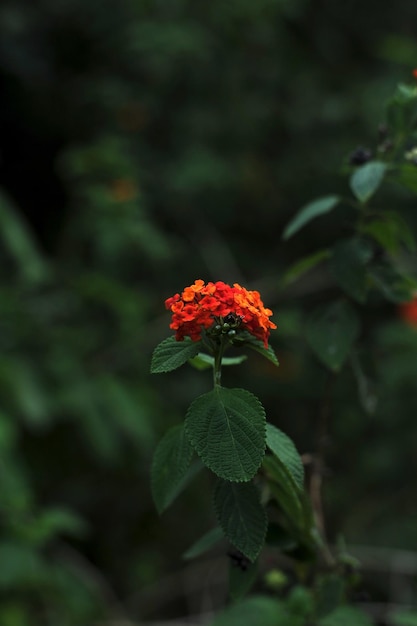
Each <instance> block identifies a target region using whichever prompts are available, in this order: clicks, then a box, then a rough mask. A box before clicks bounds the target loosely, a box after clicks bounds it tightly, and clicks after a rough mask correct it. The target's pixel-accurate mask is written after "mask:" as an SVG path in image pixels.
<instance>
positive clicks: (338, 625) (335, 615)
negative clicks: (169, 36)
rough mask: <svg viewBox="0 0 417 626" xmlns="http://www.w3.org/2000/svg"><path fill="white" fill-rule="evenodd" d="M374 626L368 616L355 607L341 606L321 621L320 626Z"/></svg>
mask: <svg viewBox="0 0 417 626" xmlns="http://www.w3.org/2000/svg"><path fill="white" fill-rule="evenodd" d="M353 625H354V626H374V622H373V621H372V620H371V619H370V618H369V617H368V615H367V614H366V613H365V612H364V611H361V610H360V609H357V608H356V607H354V606H339V607H337V609H335V610H334V611H332V612H331V613H329V614H328V615H326V617H323V618H322V619H319V621H318V626H353Z"/></svg>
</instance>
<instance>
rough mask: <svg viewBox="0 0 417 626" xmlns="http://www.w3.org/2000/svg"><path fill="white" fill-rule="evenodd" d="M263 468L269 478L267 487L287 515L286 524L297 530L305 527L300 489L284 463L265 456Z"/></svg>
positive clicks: (275, 458) (273, 457)
mask: <svg viewBox="0 0 417 626" xmlns="http://www.w3.org/2000/svg"><path fill="white" fill-rule="evenodd" d="M262 465H263V468H264V470H265V472H266V475H267V477H268V479H269V489H270V491H271V494H272V495H273V497H274V500H275V501H276V503H277V504H278V506H279V508H280V509H281V510H282V512H283V513H284V514H285V515H286V517H287V526H288V525H289V528H292V529H296V531H297V534H298V532H299V531H302V530H303V529H305V526H306V524H305V522H306V519H305V516H304V511H303V504H302V502H301V498H300V490H299V488H298V486H297V484H296V483H295V481H294V480H293V478H292V475H291V474H290V472H289V471H288V470H287V468H286V467H285V465H284V464H283V463H282V462H281V461H280V460H279V459H278V458H277V457H275V456H269V455H267V456H265V458H264V460H263V463H262Z"/></svg>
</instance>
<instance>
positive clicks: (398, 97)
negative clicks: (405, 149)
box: [387, 84, 417, 135]
mask: <svg viewBox="0 0 417 626" xmlns="http://www.w3.org/2000/svg"><path fill="white" fill-rule="evenodd" d="M416 103H417V88H416V87H415V86H414V85H413V86H412V87H410V86H409V85H403V84H400V85H398V87H397V89H396V92H395V94H394V96H393V97H392V98H391V100H390V101H389V103H388V106H387V126H388V127H389V128H390V129H391V132H393V133H394V134H395V135H404V134H406V133H408V132H409V131H410V130H411V127H412V126H413V124H414V123H415V121H416V116H417V107H416Z"/></svg>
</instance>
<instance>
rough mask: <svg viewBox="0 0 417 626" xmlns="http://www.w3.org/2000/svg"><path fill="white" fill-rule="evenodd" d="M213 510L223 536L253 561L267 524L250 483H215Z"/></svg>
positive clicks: (263, 538) (255, 490)
mask: <svg viewBox="0 0 417 626" xmlns="http://www.w3.org/2000/svg"><path fill="white" fill-rule="evenodd" d="M214 509H215V511H216V517H217V521H218V522H219V525H220V526H221V528H222V529H223V532H224V534H225V535H226V537H227V538H228V539H229V541H230V543H232V544H233V545H234V546H235V548H237V549H238V550H240V552H241V553H242V554H244V555H245V556H246V557H247V558H248V559H249V560H250V561H252V562H253V561H255V559H256V558H257V556H258V555H259V553H260V551H261V549H262V546H263V545H264V542H265V535H266V529H267V525H268V520H267V517H266V513H265V509H264V508H263V506H262V505H261V503H260V499H259V492H258V489H257V488H256V487H255V485H254V484H253V483H231V482H228V481H225V480H219V481H218V482H217V485H216V488H215V491H214Z"/></svg>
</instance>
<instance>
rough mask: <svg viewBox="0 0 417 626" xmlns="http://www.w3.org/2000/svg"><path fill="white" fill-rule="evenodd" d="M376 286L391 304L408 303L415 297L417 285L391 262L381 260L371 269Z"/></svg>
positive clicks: (370, 273)
mask: <svg viewBox="0 0 417 626" xmlns="http://www.w3.org/2000/svg"><path fill="white" fill-rule="evenodd" d="M369 275H370V277H371V278H372V281H373V283H374V286H375V287H376V288H377V289H378V290H379V291H380V292H381V293H382V294H383V296H384V297H385V298H386V299H387V300H389V301H390V302H395V303H397V304H398V303H400V302H408V301H409V300H411V298H412V297H413V293H414V291H415V290H416V288H417V283H416V281H415V280H414V279H412V278H411V277H409V276H404V275H403V274H401V273H400V272H399V271H398V270H397V268H395V267H394V266H393V265H392V264H391V263H390V262H389V261H387V260H380V261H376V262H375V263H373V264H372V265H371V266H370V268H369Z"/></svg>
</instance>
